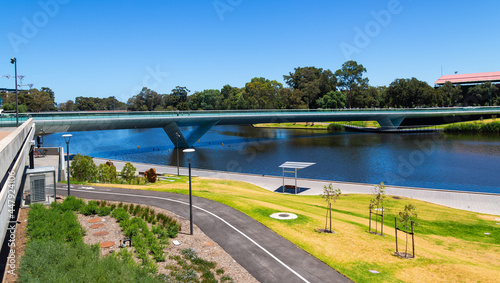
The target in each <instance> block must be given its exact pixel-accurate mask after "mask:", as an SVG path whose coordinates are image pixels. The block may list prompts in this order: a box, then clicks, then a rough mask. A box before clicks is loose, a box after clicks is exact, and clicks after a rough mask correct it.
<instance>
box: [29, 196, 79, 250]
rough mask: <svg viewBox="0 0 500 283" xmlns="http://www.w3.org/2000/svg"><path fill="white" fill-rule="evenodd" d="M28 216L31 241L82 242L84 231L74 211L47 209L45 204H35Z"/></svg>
mask: <svg viewBox="0 0 500 283" xmlns="http://www.w3.org/2000/svg"><path fill="white" fill-rule="evenodd" d="M30 207H31V210H30V212H29V214H28V234H29V237H30V241H33V240H41V241H58V242H72V243H76V242H82V237H83V235H84V230H83V228H82V227H81V226H80V223H79V222H78V219H77V217H76V215H75V214H74V213H73V212H72V211H65V212H61V211H60V210H57V209H47V208H45V206H44V205H43V204H38V203H37V204H33V205H31V206H30Z"/></svg>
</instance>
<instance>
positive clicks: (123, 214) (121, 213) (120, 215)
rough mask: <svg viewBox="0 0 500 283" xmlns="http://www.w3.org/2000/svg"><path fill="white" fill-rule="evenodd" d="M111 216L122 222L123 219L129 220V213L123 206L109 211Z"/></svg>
mask: <svg viewBox="0 0 500 283" xmlns="http://www.w3.org/2000/svg"><path fill="white" fill-rule="evenodd" d="M111 217H113V218H115V219H116V221H118V222H122V221H124V220H129V218H130V215H129V214H128V212H127V211H126V210H125V209H124V208H121V207H120V208H117V209H115V210H113V212H111Z"/></svg>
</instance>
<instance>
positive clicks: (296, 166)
mask: <svg viewBox="0 0 500 283" xmlns="http://www.w3.org/2000/svg"><path fill="white" fill-rule="evenodd" d="M314 164H316V163H311V162H294V161H287V162H285V163H283V164H281V165H280V166H279V167H280V168H283V187H282V188H283V192H285V173H294V174H295V194H297V191H298V189H299V188H298V187H297V171H298V170H299V169H304V168H307V167H309V166H311V165H314ZM289 169H292V170H293V171H291V170H289Z"/></svg>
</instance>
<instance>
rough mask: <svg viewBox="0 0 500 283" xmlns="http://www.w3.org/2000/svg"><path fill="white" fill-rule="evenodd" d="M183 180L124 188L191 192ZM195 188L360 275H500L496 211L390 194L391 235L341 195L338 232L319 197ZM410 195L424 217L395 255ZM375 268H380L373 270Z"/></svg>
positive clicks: (361, 201) (241, 187)
mask: <svg viewBox="0 0 500 283" xmlns="http://www.w3.org/2000/svg"><path fill="white" fill-rule="evenodd" d="M185 181H186V178H181V179H179V181H178V182H175V183H171V182H166V181H162V182H159V183H156V184H151V185H147V186H132V185H120V186H119V187H122V188H133V189H142V190H156V191H165V192H175V193H182V194H187V193H188V185H187V184H186V183H185ZM95 185H96V186H99V185H98V184H95ZM101 186H109V185H101ZM113 186H117V185H113ZM193 194H194V195H195V196H199V197H204V198H207V199H211V200H214V201H218V202H221V203H224V204H226V205H228V206H231V207H233V208H235V209H237V210H240V211H242V212H243V213H245V214H247V215H249V216H250V217H252V218H254V219H256V220H257V221H259V222H261V223H262V224H264V225H266V226H267V227H269V228H270V229H272V230H273V231H275V232H276V233H278V234H279V235H281V236H283V237H284V238H286V239H288V240H290V241H291V242H293V243H295V244H296V245H297V246H299V247H301V248H302V249H304V250H306V251H307V252H309V253H311V254H312V255H313V256H315V257H317V258H319V259H320V260H322V261H324V262H325V263H327V264H328V265H330V266H331V267H333V268H335V269H336V270H338V271H339V272H341V273H342V274H345V275H346V276H348V277H349V278H351V279H352V280H354V281H356V282H399V281H406V282H409V281H414V282H417V281H418V282H436V281H448V282H449V281H485V282H494V281H497V280H498V278H500V233H499V229H500V225H497V224H496V222H499V221H495V219H494V217H493V216H491V215H482V214H479V213H473V212H468V211H462V210H457V209H452V208H447V207H443V206H439V205H435V204H431V203H426V202H423V201H418V200H413V199H411V200H410V199H405V198H401V199H392V198H391V199H390V201H389V202H388V204H387V205H386V209H388V212H387V214H386V217H385V221H384V223H385V226H384V232H385V233H386V236H385V237H381V236H377V235H373V234H370V233H368V232H367V230H368V205H369V202H370V199H371V196H369V195H343V196H342V197H341V198H340V200H338V201H337V202H336V203H335V204H334V205H333V213H332V215H333V229H334V230H335V234H321V233H318V232H315V229H316V228H322V227H324V225H325V215H326V208H325V201H324V200H323V199H322V198H321V197H320V196H296V195H282V194H277V193H273V192H269V191H267V190H264V189H262V188H259V187H257V186H254V185H251V184H248V183H243V182H237V181H228V180H214V179H205V178H194V179H193ZM409 202H411V203H412V204H414V205H416V207H417V209H418V215H419V224H420V225H419V226H418V227H416V228H415V233H416V237H415V246H416V249H415V250H416V252H415V253H416V258H415V259H411V260H409V259H401V258H399V257H397V256H395V255H393V253H394V251H395V240H394V216H395V215H396V214H397V213H398V212H399V211H401V210H403V207H404V205H405V204H407V203H409ZM275 212H291V213H295V214H297V215H298V218H297V219H295V220H288V221H282V220H281V221H280V220H275V219H272V218H270V217H269V215H271V214H272V213H275ZM485 232H487V233H490V235H486V234H485ZM400 247H404V242H403V241H401V242H400ZM369 269H375V270H378V271H380V272H381V273H380V274H371V273H370V272H369V271H368V270H369Z"/></svg>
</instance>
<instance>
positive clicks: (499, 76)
mask: <svg viewBox="0 0 500 283" xmlns="http://www.w3.org/2000/svg"><path fill="white" fill-rule="evenodd" d="M446 82H451V83H452V84H459V85H477V84H482V83H487V82H492V83H500V72H488V73H473V74H459V75H446V76H441V77H440V78H439V79H438V80H437V81H436V82H435V83H434V84H435V85H437V86H441V85H444V83H446ZM495 85H496V84H495Z"/></svg>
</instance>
